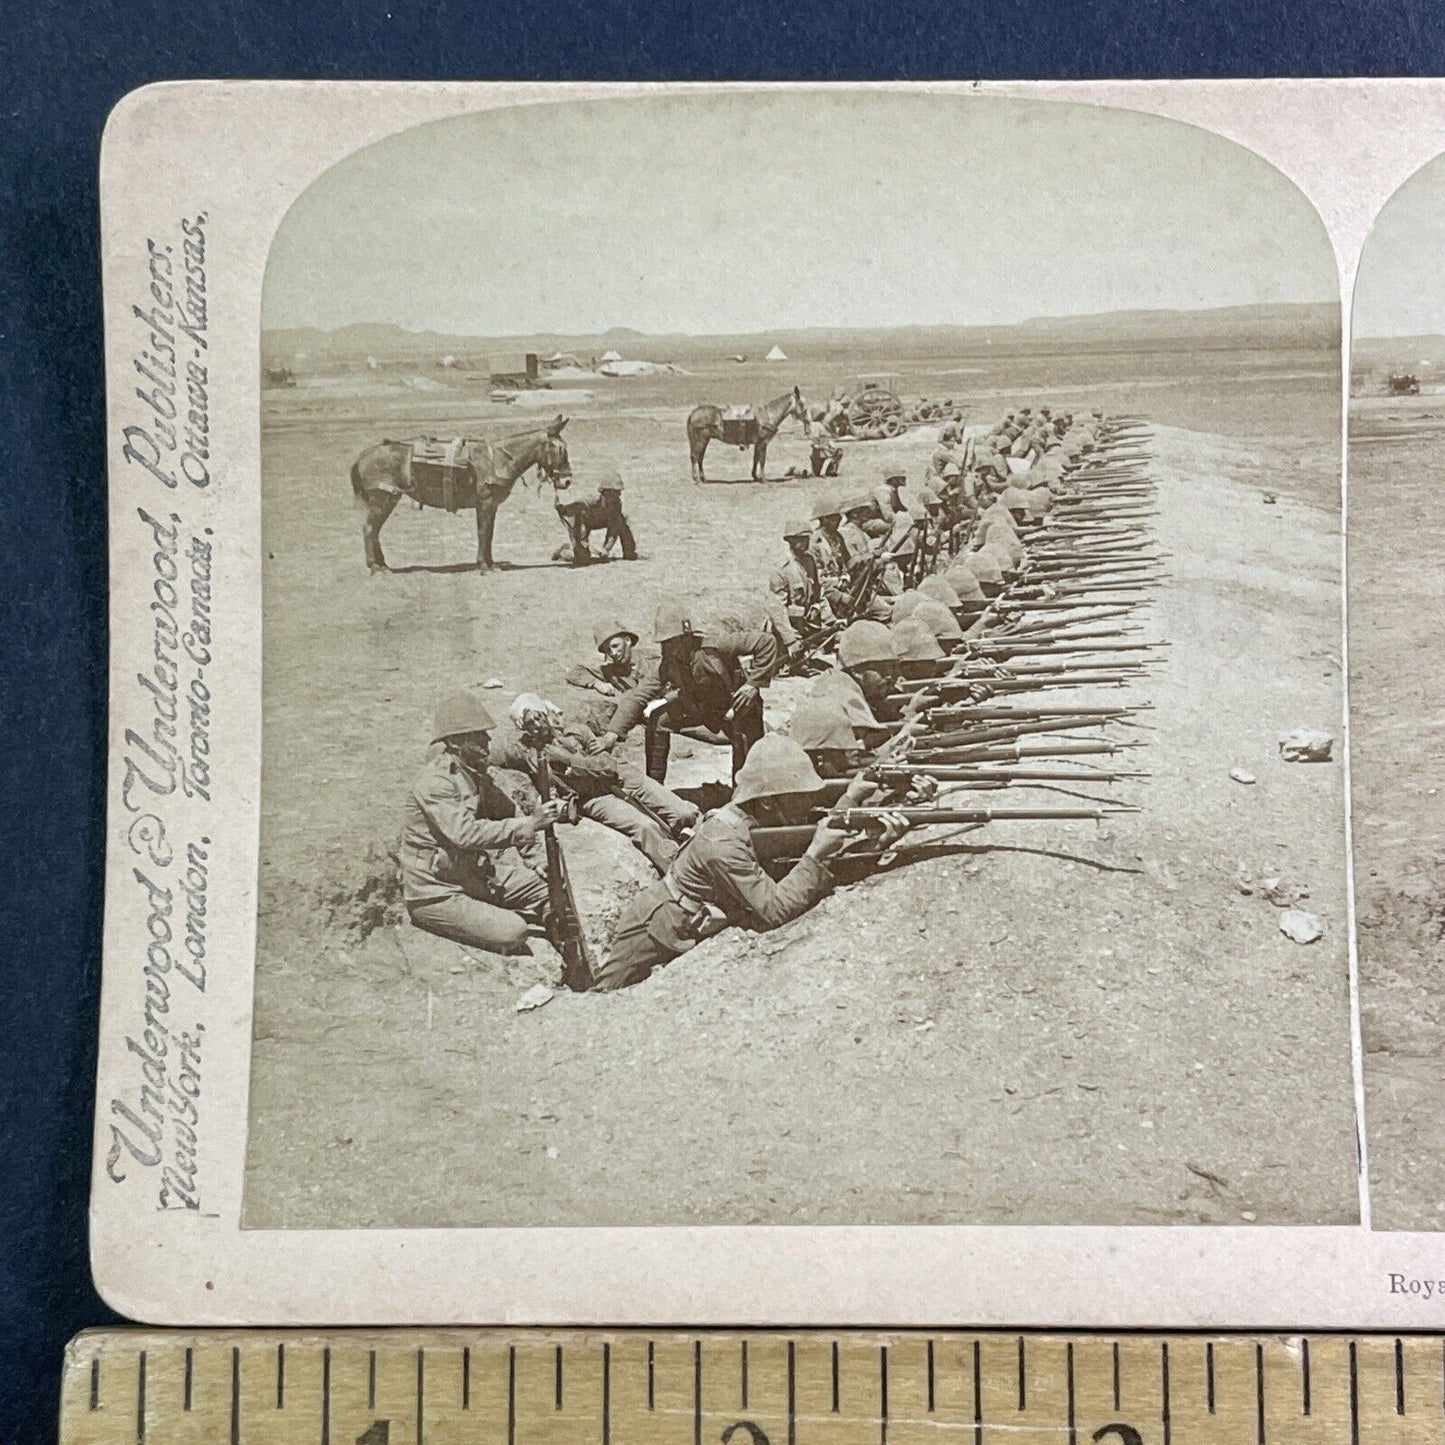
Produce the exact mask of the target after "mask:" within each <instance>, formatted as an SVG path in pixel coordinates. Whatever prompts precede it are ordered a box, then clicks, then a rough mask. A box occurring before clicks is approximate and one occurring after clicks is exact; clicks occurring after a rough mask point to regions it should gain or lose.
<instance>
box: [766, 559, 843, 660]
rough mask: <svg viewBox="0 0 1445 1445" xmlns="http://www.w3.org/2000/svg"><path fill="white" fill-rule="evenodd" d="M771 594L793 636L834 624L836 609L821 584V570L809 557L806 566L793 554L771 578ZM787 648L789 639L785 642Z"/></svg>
mask: <svg viewBox="0 0 1445 1445" xmlns="http://www.w3.org/2000/svg"><path fill="white" fill-rule="evenodd" d="M768 592H769V593H770V594H771V595H772V596H773V597H774V598H775V599H776V600H777V603H778V605H780V606H781V607H782V609H783V611H784V613H785V614H786V616H787V619H788V624H789V626H790V627H791V628H792V630H793V631H794V633H796V634H799V635H802V636H806V635H808V634H809V633H812V632H816V631H818V629H819V628H820V627H826V626H827V625H828V624H829V623H830V622H832V621H833V609H832V608H831V607H830V606H829V605H828V602H827V599H826V598H824V596H823V589H822V587H821V585H820V584H819V582H818V567H817V563H815V562H814V561H813V558H812V556H811V555H810V556H809V557H808V559H807V561H806V562H802V561H799V560H798V558H797V557H796V556H794V555H793V554H792V553H789V554H788V560H787V561H786V562H784V563H783V565H782V566H781V567H779V568H778V570H777V571H776V572H774V573H773V575H772V576H771V577H769V578H768ZM783 641H784V644H785V645H786V644H787V638H784V639H783Z"/></svg>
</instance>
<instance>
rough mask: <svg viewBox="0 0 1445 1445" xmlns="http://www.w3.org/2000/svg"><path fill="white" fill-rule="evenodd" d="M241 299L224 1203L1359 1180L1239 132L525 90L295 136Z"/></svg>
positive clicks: (1298, 233) (620, 1207) (442, 1211)
mask: <svg viewBox="0 0 1445 1445" xmlns="http://www.w3.org/2000/svg"><path fill="white" fill-rule="evenodd" d="M260 305H261V337H260V341H261V344H260V348H259V355H257V356H256V357H255V359H254V364H255V367H256V370H257V375H258V378H259V396H260V416H259V425H260V445H261V476H260V534H259V546H260V575H261V612H262V647H261V738H262V742H261V776H260V799H259V812H260V824H259V843H258V848H259V862H258V875H257V885H256V930H257V932H256V963H255V982H254V1014H253V1025H252V1040H251V1052H250V1064H249V1069H250V1078H249V1103H248V1112H247V1144H246V1165H245V1180H244V1195H243V1202H242V1212H241V1218H242V1224H243V1226H244V1228H246V1229H251V1230H317V1229H343V1228H347V1229H398V1228H418V1227H430V1228H446V1227H467V1226H491V1227H496V1226H642V1225H699V1224H701V1225H717V1224H814V1225H818V1224H872V1225H910V1224H914V1225H916V1224H1054V1225H1128V1224H1132V1225H1206V1224H1213V1225H1221V1224H1222V1225H1235V1226H1250V1225H1260V1226H1264V1225H1284V1224H1291V1225H1306V1224H1308V1225H1342V1224H1355V1223H1358V1222H1359V1220H1360V1187H1359V1177H1358V1174H1359V1170H1358V1151H1357V1129H1356V1118H1355V1075H1354V1071H1353V1068H1352V1054H1351V993H1350V965H1349V958H1350V950H1349V909H1348V901H1347V900H1348V893H1347V882H1346V870H1347V844H1346V800H1345V780H1344V757H1343V717H1344V696H1343V678H1342V666H1343V661H1342V636H1341V611H1340V595H1341V581H1342V579H1341V545H1340V535H1341V501H1340V498H1341V476H1340V427H1341V415H1340V412H1341V395H1342V389H1343V387H1342V376H1341V360H1340V356H1341V352H1340V340H1341V337H1340V326H1341V316H1340V305H1339V286H1338V277H1337V270H1336V261H1335V257H1334V253H1333V250H1332V247H1331V243H1330V240H1329V237H1328V235H1327V233H1326V231H1325V229H1324V227H1323V225H1322V223H1321V221H1320V219H1319V216H1318V214H1317V213H1316V211H1315V209H1314V208H1313V206H1312V205H1311V204H1310V203H1309V201H1308V200H1307V199H1306V198H1305V197H1304V195H1303V194H1302V193H1301V192H1300V191H1299V190H1298V189H1297V188H1296V186H1295V185H1294V184H1293V183H1292V182H1291V181H1290V180H1288V179H1287V178H1286V177H1285V176H1284V175H1283V174H1282V173H1281V172H1280V171H1278V170H1276V169H1275V168H1274V167H1273V166H1272V165H1270V164H1269V163H1268V162H1266V161H1264V160H1263V159H1261V158H1260V157H1259V156H1257V155H1256V154H1254V153H1253V152H1251V151H1249V150H1247V149H1245V148H1244V147H1242V146H1239V145H1236V144H1234V143H1232V142H1230V141H1227V140H1224V139H1222V138H1221V137H1219V136H1217V135H1214V134H1211V133H1209V132H1207V131H1205V130H1202V129H1199V128H1196V127H1193V126H1189V125H1184V124H1180V123H1177V122H1175V121H1170V120H1165V119H1161V118H1158V117H1155V116H1151V115H1146V114H1143V113H1140V112H1138V111H1128V110H1123V109H1114V108H1109V107H1105V106H1085V105H1077V104H1067V103H1063V102H1059V101H1053V100H1046V99H1016V98H1004V97H1001V96H995V97H973V98H969V99H966V100H965V99H963V98H960V97H959V96H956V95H955V96H947V95H926V94H917V93H914V94H909V93H898V92H894V93H887V92H882V91H879V92H872V93H870V92H867V91H855V92H850V91H839V90H834V91H829V90H827V89H826V88H823V89H814V90H801V89H799V90H788V89H777V90H768V89H758V90H753V91H749V92H747V93H740V94H702V93H698V94H686V93H672V94H650V95H639V96H633V97H630V98H626V99H612V100H604V101H583V100H576V101H563V102H561V103H551V104H546V105H518V106H512V107H509V108H505V109H495V110H489V111H482V112H479V113H475V114H470V115H460V116H457V117H455V118H449V119H445V120H440V121H435V122H432V123H429V124H425V125H414V126H410V127H406V128H402V129H399V130H397V131H396V133H394V134H391V135H389V136H387V137H385V138H384V139H381V140H378V141H376V142H374V143H372V144H369V145H367V146H365V147H363V148H361V149H356V150H354V151H353V153H351V154H347V155H345V157H344V158H343V159H339V160H337V161H336V163H334V164H332V165H330V166H329V168H326V169H324V170H323V171H322V172H321V173H320V174H319V175H318V176H317V177H316V179H315V180H314V181H312V182H311V183H310V185H309V186H308V187H307V188H305V189H304V190H303V191H302V192H301V194H299V195H298V196H297V198H296V199H295V200H294V202H293V203H292V204H291V206H290V209H289V210H288V211H287V213H286V215H285V217H284V219H283V220H282V221H281V223H280V226H279V229H278V230H277V232H276V234H275V237H274V240H273V241H272V243H271V247H270V252H269V256H268V257H267V260H266V264H265V273H264V283H263V285H262V287H261V299H260ZM1416 349H1417V350H1418V348H1416ZM1409 354H1410V355H1412V356H1413V355H1414V352H1413V351H1411V352H1410V353H1409ZM1392 386H1393V382H1392ZM1422 401H1423V397H1422ZM1392 404H1393V398H1392ZM1419 475H1422V474H1419ZM1401 520H1403V519H1401ZM1381 541H1383V538H1382V539H1381ZM1416 620H1417V621H1418V617H1417V618H1416ZM1356 645H1357V647H1358V645H1359V644H1358V640H1357V643H1356ZM1301 1098H1308V1099H1309V1100H1310V1101H1311V1105H1310V1118H1309V1127H1308V1128H1302V1127H1301V1126H1300V1120H1299V1117H1298V1115H1297V1113H1295V1112H1293V1111H1292V1110H1291V1109H1290V1108H1288V1107H1286V1105H1287V1103H1288V1101H1290V1100H1297V1099H1301Z"/></svg>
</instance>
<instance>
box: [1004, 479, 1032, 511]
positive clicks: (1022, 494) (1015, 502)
mask: <svg viewBox="0 0 1445 1445" xmlns="http://www.w3.org/2000/svg"><path fill="white" fill-rule="evenodd" d="M999 501H1000V502H1001V503H1002V504H1003V505H1004V506H1005V507H1007V508H1008V509H1009V511H1011V512H1012V511H1014V510H1016V509H1018V508H1022V507H1026V506H1028V502H1029V494H1028V489H1027V488H1026V487H1021V486H1019V484H1018V483H1017V482H1010V483H1009V484H1008V486H1006V487H1005V488H1004V489H1003V494H1002V495H1001V496H1000V497H999Z"/></svg>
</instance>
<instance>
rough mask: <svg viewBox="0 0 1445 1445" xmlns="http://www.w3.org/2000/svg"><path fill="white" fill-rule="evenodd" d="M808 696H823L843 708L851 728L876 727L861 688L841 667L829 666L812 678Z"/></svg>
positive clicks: (876, 721) (871, 711) (874, 719)
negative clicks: (825, 670)
mask: <svg viewBox="0 0 1445 1445" xmlns="http://www.w3.org/2000/svg"><path fill="white" fill-rule="evenodd" d="M808 696H809V697H823V698H827V699H828V700H829V701H830V702H834V703H836V704H837V705H838V706H839V707H841V708H842V709H843V716H844V717H845V718H847V719H848V722H849V724H850V725H851V726H852V727H853V728H855V729H856V728H876V727H877V726H878V719H877V718H876V717H874V716H873V709H872V708H871V707H869V706H868V699H867V698H866V697H864V696H863V689H862V688H861V687H859V686H858V684H857V683H856V682H854V681H853V679H852V678H851V677H849V676H848V674H847V673H846V672H844V671H843V670H842V669H841V668H837V667H830V668H829V669H828V670H827V672H820V673H819V674H818V675H817V677H815V678H814V679H813V685H812V686H811V687H810V688H809V689H808Z"/></svg>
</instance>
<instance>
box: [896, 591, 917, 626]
mask: <svg viewBox="0 0 1445 1445" xmlns="http://www.w3.org/2000/svg"><path fill="white" fill-rule="evenodd" d="M922 601H923V594H922V593H921V592H914V591H913V590H912V589H910V590H909V591H907V592H900V593H899V594H898V596H897V597H895V598H894V599H893V612H892V614H891V615H892V618H893V620H894V621H895V622H901V621H902V620H903V619H904V618H905V617H912V616H913V609H914V608H915V607H917V606H918V604H919V603H920V602H922Z"/></svg>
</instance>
